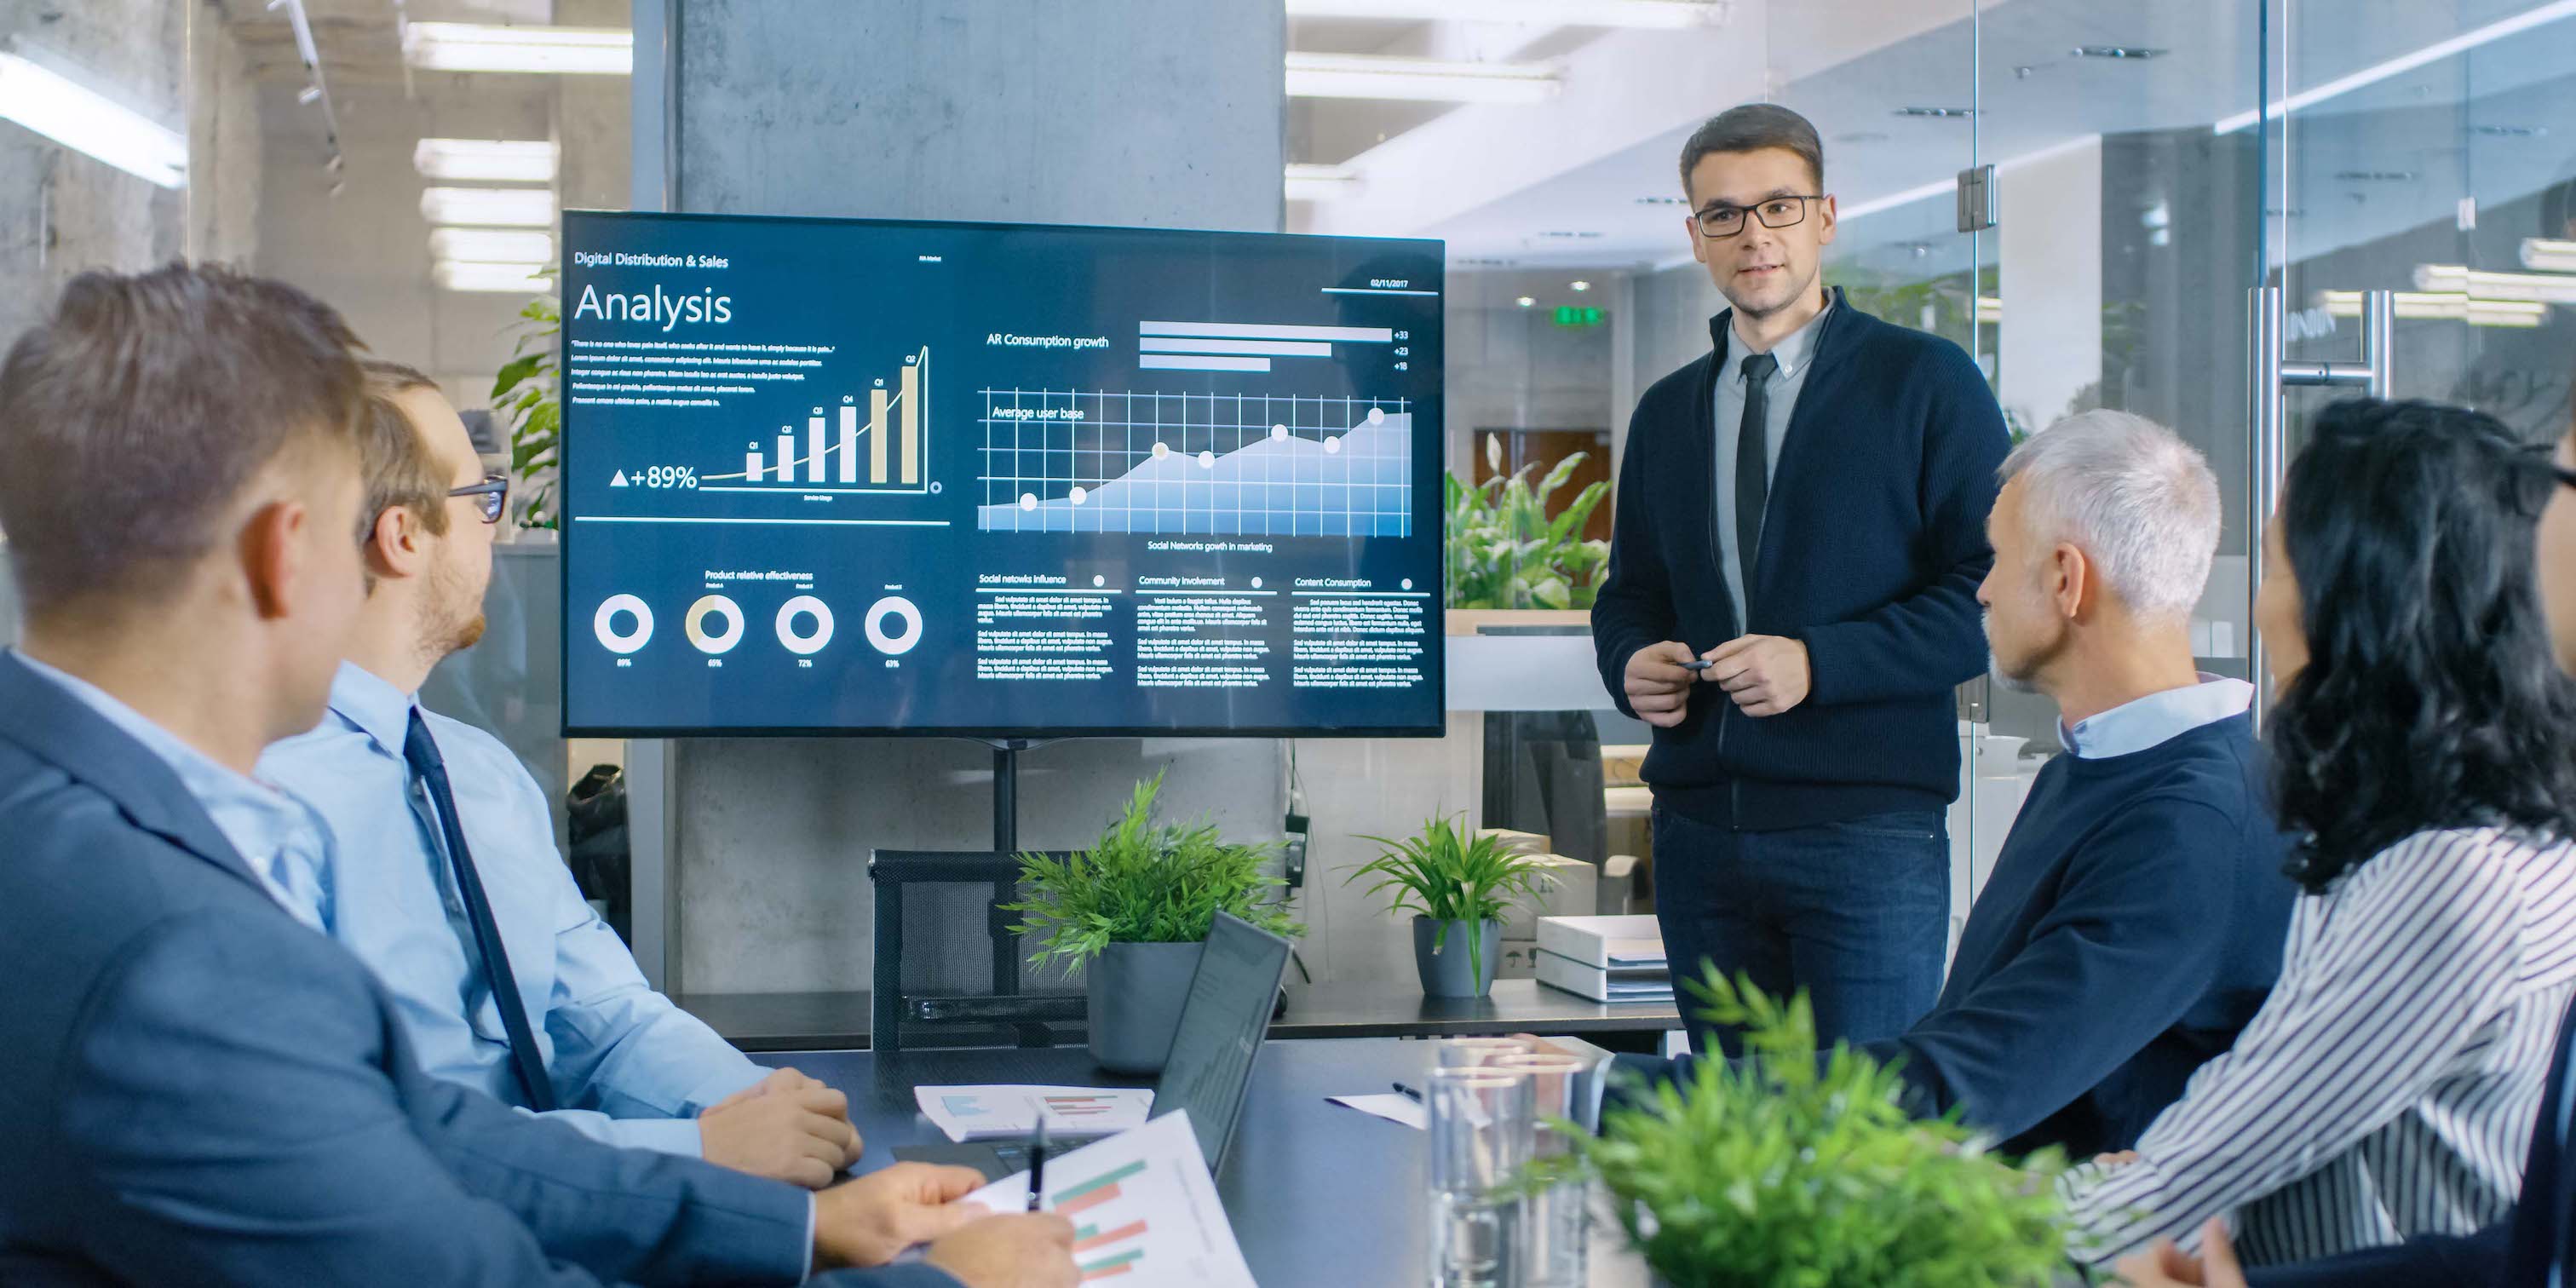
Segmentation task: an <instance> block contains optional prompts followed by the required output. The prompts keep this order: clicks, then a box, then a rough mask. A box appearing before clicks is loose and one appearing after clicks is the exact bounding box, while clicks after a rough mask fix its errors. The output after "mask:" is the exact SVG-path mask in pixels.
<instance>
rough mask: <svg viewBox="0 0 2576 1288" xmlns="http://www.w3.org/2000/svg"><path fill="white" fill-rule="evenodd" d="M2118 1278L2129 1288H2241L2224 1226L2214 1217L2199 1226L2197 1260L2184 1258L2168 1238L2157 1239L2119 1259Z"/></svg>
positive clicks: (2242, 1278) (2239, 1270) (2242, 1272)
mask: <svg viewBox="0 0 2576 1288" xmlns="http://www.w3.org/2000/svg"><path fill="white" fill-rule="evenodd" d="M2119 1275H2120V1282H2121V1283H2124V1284H2128V1285H2130V1288H2245V1270H2244V1268H2243V1267H2241V1266H2239V1265H2237V1264H2236V1248H2235V1245H2233V1244H2231V1243H2229V1242H2228V1241H2227V1223H2226V1222H2225V1221H2221V1220H2218V1219H2217V1218H2214V1217H2213V1218H2211V1220H2210V1222H2209V1224H2208V1225H2205V1226H2203V1227H2201V1231H2200V1256H2199V1257H2197V1258H2194V1257H2191V1256H2189V1255H2186V1254H2185V1253H2184V1252H2183V1250H2182V1249H2180V1248H2177V1247H2175V1246H2174V1244H2173V1240H2171V1239H2158V1240H2156V1246H2155V1247H2153V1248H2150V1249H2148V1250H2147V1251H2145V1252H2141V1253H2139V1254H2137V1255H2136V1256H2133V1257H2124V1258H2122V1259H2121V1261H2120V1265H2119Z"/></svg>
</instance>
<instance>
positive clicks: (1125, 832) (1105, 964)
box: [1002, 773, 1304, 1074]
mask: <svg viewBox="0 0 2576 1288" xmlns="http://www.w3.org/2000/svg"><path fill="white" fill-rule="evenodd" d="M1162 790H1163V776H1162V775H1161V774H1159V773H1157V774H1155V775H1154V776H1153V777H1152V778H1150V779H1147V780H1145V781H1144V782H1141V783H1138V784H1136V790H1135V792H1134V793H1133V794H1132V795H1130V796H1129V797H1128V800H1127V808H1126V810H1125V812H1124V813H1122V814H1120V815H1119V817H1118V820H1117V821H1116V822H1114V823H1111V824H1110V825H1109V826H1108V828H1107V829H1105V830H1104V831H1102V832H1101V834H1100V839H1099V840H1098V841H1096V842H1094V843H1093V844H1092V846H1091V848H1090V849H1087V850H1083V851H1080V852H1078V853H1075V854H1071V855H1068V856H1066V857H1064V858H1062V859H1057V858H1052V857H1050V856H1048V855H1044V854H1023V855H1021V856H1020V888H1021V890H1022V892H1023V896H1024V897H1023V900H1022V902H1019V903H1015V904H1005V905H1003V909H1002V910H1003V911H1005V912H1016V913H1018V914H1020V918H1021V919H1020V922H1019V924H1018V925H1016V926H1014V927H1012V929H1013V930H1014V931H1015V932H1016V933H1018V934H1022V935H1032V936H1036V937H1038V941H1039V952H1038V957H1037V960H1039V961H1041V962H1048V961H1054V962H1063V963H1066V964H1069V965H1073V966H1077V967H1080V968H1081V970H1082V974H1083V989H1084V991H1085V993H1086V994H1087V995H1088V998H1089V1006H1090V1019H1089V1023H1090V1029H1091V1055H1092V1058H1093V1059H1096V1060H1098V1061H1099V1062H1100V1064H1101V1067H1102V1068H1105V1069H1108V1070H1110V1071H1111V1072H1113V1073H1128V1074H1144V1073H1155V1072H1158V1071H1160V1070H1161V1069H1162V1067H1163V1061H1164V1060H1165V1058H1167V1057H1168V1056H1170V1055H1171V1051H1172V1032H1173V1030H1174V1029H1175V1028H1177V1027H1178V1026H1179V1024H1180V1018H1181V1003H1182V1002H1183V1001H1184V1000H1185V999H1186V998H1187V997H1188V995H1189V989H1190V977H1191V976H1192V975H1193V974H1194V973H1196V972H1197V970H1198V962H1199V951H1200V949H1201V948H1202V947H1204V946H1205V944H1206V942H1207V936H1208V927H1209V926H1210V925H1211V924H1212V923H1214V922H1215V920H1216V914H1217V913H1219V912H1229V913H1232V914H1234V915H1235V916H1238V917H1241V918H1243V919H1244V920H1246V921H1249V922H1251V923H1252V924H1254V925H1256V926H1259V927H1261V928H1262V929H1264V930H1269V931H1272V932H1275V933H1277V934H1282V935H1296V934H1300V933H1302V932H1303V931H1304V927H1302V926H1299V925H1298V924H1297V923H1296V922H1295V921H1293V920H1291V919H1290V918H1289V916H1288V913H1287V910H1286V909H1285V908H1284V907H1282V906H1281V904H1280V902H1279V901H1278V900H1276V899H1273V898H1270V897H1268V896H1269V893H1270V892H1271V891H1272V890H1274V889H1277V888H1279V887H1282V886H1285V885H1286V884H1287V882H1285V881H1283V880H1281V879H1280V878H1278V877H1275V876H1272V875H1270V861H1271V859H1272V858H1273V857H1275V856H1274V853H1273V847H1271V846H1268V845H1245V844H1237V843H1234V842H1229V841H1226V840H1224V839H1222V838H1221V837H1219V836H1218V835H1217V830H1216V827H1215V825H1213V824H1211V823H1209V822H1207V821H1206V820H1204V819H1202V820H1200V821H1198V822H1196V823H1169V822H1160V821H1157V820H1156V818H1155V815H1154V801H1155V798H1156V797H1157V796H1159V795H1160V794H1161V793H1162Z"/></svg>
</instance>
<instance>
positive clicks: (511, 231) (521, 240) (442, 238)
mask: <svg viewBox="0 0 2576 1288" xmlns="http://www.w3.org/2000/svg"><path fill="white" fill-rule="evenodd" d="M429 255H430V258H432V259H453V260H463V261H466V262H470V263H483V264H551V263H553V262H554V261H555V239H554V235H553V234H551V233H540V232H526V231H521V230H519V229H515V228H433V229H430V230H429Z"/></svg>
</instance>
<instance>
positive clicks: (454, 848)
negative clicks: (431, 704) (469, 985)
mask: <svg viewBox="0 0 2576 1288" xmlns="http://www.w3.org/2000/svg"><path fill="white" fill-rule="evenodd" d="M403 760H404V762H405V763H407V764H409V765H410V766H411V772H412V773H413V774H415V775H417V776H418V777H419V779H420V782H421V786H423V787H426V788H428V789H429V803H430V808H431V809H433V810H435V811H436V812H437V814H438V832H439V836H440V837H441V838H442V839H444V840H445V841H446V843H447V866H448V870H449V871H450V872H452V873H454V874H455V877H456V897H457V899H458V900H459V901H461V902H463V903H464V905H465V920H466V923H467V924H468V925H470V926H472V927H473V928H474V942H473V944H472V945H470V947H472V948H473V949H474V950H475V952H474V954H473V955H474V956H476V957H479V958H481V959H482V962H483V980H484V982H485V983H486V984H488V985H490V986H491V989H492V1002H493V1004H494V1005H496V1006H498V1007H500V1008H501V1028H502V1031H503V1032H505V1033H507V1034H509V1036H510V1064H511V1067H512V1068H513V1069H515V1070H516V1071H517V1072H518V1075H519V1089H520V1090H521V1091H523V1092H525V1093H527V1097H528V1108H530V1109H534V1110H536V1111H537V1112H539V1113H544V1112H545V1111H547V1110H549V1109H553V1108H554V1107H555V1089H554V1084H553V1083H551V1082H549V1081H547V1080H546V1065H545V1061H544V1060H543V1059H541V1058H539V1057H538V1055H537V1038H536V1034H535V1033H534V1032H533V1031H531V1030H530V1029H529V1028H528V1010H527V1007H526V1006H524V1005H522V1004H521V1003H520V1001H519V982H518V980H517V978H516V977H514V976H512V975H511V974H510V955H509V954H508V953H507V952H504V951H503V950H502V948H501V928H500V927H499V926H498V925H496V924H494V923H493V921H492V903H491V901H490V900H489V899H486V898H484V897H483V878H481V877H479V876H477V875H475V872H474V855H473V854H472V853H471V852H470V851H468V850H467V849H466V848H465V825H464V823H463V821H462V820H460V819H459V818H458V817H457V814H456V793H455V792H453V791H451V790H449V788H448V785H447V761H446V760H445V759H444V758H443V757H441V756H440V755H439V754H438V743H437V741H436V740H435V739H432V738H431V737H430V736H429V725H428V724H427V723H425V722H423V721H422V720H421V718H420V709H419V708H417V707H415V708H413V709H412V713H411V731H410V732H408V733H406V734H404V735H403Z"/></svg>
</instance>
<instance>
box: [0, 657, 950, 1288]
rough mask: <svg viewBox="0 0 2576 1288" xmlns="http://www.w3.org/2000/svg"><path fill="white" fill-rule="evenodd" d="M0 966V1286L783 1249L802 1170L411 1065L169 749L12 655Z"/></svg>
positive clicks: (334, 954) (738, 1274)
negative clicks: (607, 1127) (673, 1149)
mask: <svg viewBox="0 0 2576 1288" xmlns="http://www.w3.org/2000/svg"><path fill="white" fill-rule="evenodd" d="M0 980H5V981H7V990H8V1002H7V1004H6V1005H0V1154H5V1157H6V1163H5V1164H0V1281H5V1282H8V1283H11V1284H17V1283H28V1282H37V1283H46V1282H52V1283H99V1282H131V1283H149V1284H173V1283H188V1284H335V1283H370V1282H387V1281H392V1280H400V1281H401V1282H403V1283H405V1284H406V1285H414V1286H418V1288H427V1286H429V1285H446V1284H458V1285H464V1284H474V1285H482V1284H565V1285H571V1284H588V1283H594V1282H598V1281H608V1280H614V1281H628V1282H635V1283H644V1284H662V1283H683V1282H704V1281H721V1282H728V1283H793V1282H795V1281H796V1279H797V1278H798V1276H800V1275H801V1274H802V1273H803V1271H804V1268H805V1261H806V1251H807V1245H806V1239H807V1232H806V1223H807V1213H808V1200H807V1198H806V1196H805V1194H804V1193H803V1192H802V1191H799V1190H797V1189H796V1188H794V1187H792V1186H789V1185H785V1184H782V1183H779V1182H775V1181H767V1180H761V1179H758V1178H755V1177H750V1176H745V1175H741V1174H739V1173H735V1172H731V1171H727V1170H725V1169H723V1168H720V1167H715V1166H712V1165H709V1164H706V1163H702V1162H698V1161H696V1160H694V1159H684V1158H675V1157H672V1156H669V1155H662V1154H653V1153H646V1152H641V1151H632V1150H620V1149H613V1148H610V1147H608V1146H605V1145H600V1144H597V1143H595V1142H593V1141H591V1140H589V1139H587V1138H585V1137H583V1136H582V1135H581V1134H580V1133H578V1132H575V1131H573V1130H572V1129H570V1128H568V1127H563V1126H560V1125H558V1124H553V1123H545V1122H539V1121H535V1120H532V1119H529V1118H527V1117H525V1116H523V1115H520V1114H518V1113H515V1112H514V1111H512V1110H510V1109H508V1108H505V1107H504V1106H502V1105H501V1104H500V1103H499V1102H497V1101H495V1100H493V1099H491V1098H490V1097H488V1096H485V1095H482V1094H481V1093H478V1092H473V1091H468V1090H465V1089H463V1088H459V1087H455V1086H452V1085H449V1084H447V1083H444V1082H439V1081H436V1080H434V1079H431V1078H429V1077H428V1076H426V1075H424V1074H423V1073H421V1072H420V1070H419V1069H418V1068H417V1067H416V1066H415V1065H414V1063H413V1060H412V1058H411V1055H410V1052H409V1049H408V1048H407V1047H406V1045H405V1039H404V1036H403V1027H402V1024H401V1022H400V1020H399V1019H398V1017H397V1016H396V1013H395V1010H394V1004H393V1000H392V998H391V997H390V996H389V995H388V994H387V993H386V992H385V990H384V988H383V987H382V986H381V985H379V984H378V983H377V982H376V980H375V978H374V976H373V975H371V974H370V973H369V972H368V971H367V969H366V967H365V966H363V965H361V964H360V963H359V962H358V960H357V959H356V958H355V957H352V956H350V955H349V954H348V952H347V951H346V950H344V949H342V948H341V947H340V946H339V945H338V944H335V943H333V942H332V941H331V940H329V939H328V938H326V937H324V936H322V935H320V934H317V933H315V932H314V931H312V930H310V929H308V928H307V927H305V926H304V925H302V924H301V923H299V922H297V921H296V920H294V919H293V918H292V917H290V916H289V915H287V913H286V912H285V910H284V909H282V908H280V907H279V906H278V905H277V904H276V903H275V902H274V901H273V900H271V899H270V897H269V895H268V894H267V892H266V891H265V890H264V889H263V888H262V887H261V886H260V885H259V884H258V882H257V881H256V879H255V878H254V877H253V876H252V875H251V873H250V871H249V869H248V868H247V867H245V866H244V865H243V861H242V859H241V857H240V856H239V855H237V854H236V853H235V852H234V851H233V849H232V847H231V846H230V845H229V844H228V843H227V842H226V841H225V840H224V838H223V835H222V834H221V833H220V832H219V831H217V830H216V828H215V825H214V822H213V821H212V820H211V819H209V818H208V817H207V816H206V814H205V811H204V810H203V809H201V808H200V807H199V806H198V805H197V802H196V800H195V799H194V798H193V797H192V796H190V795H189V793H188V792H187V790H186V789H185V788H183V787H182V786H181V785H180V783H179V780H178V777H177V776H176V775H175V774H174V773H172V772H171V770H170V769H169V767H168V766H167V765H165V764H164V763H163V762H162V761H161V760H160V759H158V758H157V757H155V756H154V755H153V754H152V753H151V752H150V751H149V750H147V749H146V748H144V747H143V746H142V745H140V744H138V743H136V742H135V741H134V740H133V739H132V738H130V737H128V736H126V735H125V734H124V733H123V732H122V731H120V730H118V729H117V728H115V727H114V726H113V725H111V724H109V723H108V722H107V721H106V720H105V719H103V718H102V717H100V716H99V715H98V714H97V713H95V712H93V711H92V710H90V709H89V708H88V707H87V706H85V705H84V704H82V703H81V702H80V701H79V700H77V699H75V698H73V697H72V696H71V695H70V694H68V693H66V692H64V691H63V690H62V689H61V688H59V687H57V686H56V685H54V684H52V683H50V682H48V681H46V680H44V679H42V678H39V677H38V676H36V675H35V674H34V673H33V672H32V671H30V670H29V669H28V668H27V667H26V666H25V665H23V664H22V663H20V662H19V661H18V660H17V659H16V658H15V657H14V656H13V655H10V654H7V653H0ZM849 1282H856V1283H866V1284H870V1285H875V1286H877V1288H897V1286H900V1285H916V1284H917V1285H952V1286H953V1284H954V1281H953V1280H951V1279H949V1278H948V1277H947V1276H946V1275H943V1274H940V1273H938V1272H937V1271H934V1270H930V1269H928V1268H926V1267H907V1268H900V1269H894V1270H887V1271H878V1272H870V1273H869V1274H867V1275H865V1276H863V1277H859V1278H856V1279H854V1280H851V1281H849Z"/></svg>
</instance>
